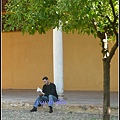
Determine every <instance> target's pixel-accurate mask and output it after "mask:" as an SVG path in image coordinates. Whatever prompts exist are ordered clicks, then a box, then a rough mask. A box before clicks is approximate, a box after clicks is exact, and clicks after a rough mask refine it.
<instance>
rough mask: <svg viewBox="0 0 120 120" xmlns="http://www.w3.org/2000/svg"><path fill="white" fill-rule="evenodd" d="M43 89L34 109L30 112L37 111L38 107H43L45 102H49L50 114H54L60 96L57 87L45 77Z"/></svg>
mask: <svg viewBox="0 0 120 120" xmlns="http://www.w3.org/2000/svg"><path fill="white" fill-rule="evenodd" d="M42 80H43V82H44V85H43V88H42V91H39V96H38V97H37V99H36V100H35V102H34V105H33V109H31V110H30V112H35V111H37V108H38V106H41V104H42V103H43V102H47V103H48V106H49V108H50V109H49V113H52V112H53V108H52V106H53V103H54V102H57V101H58V94H57V91H56V86H55V84H54V83H51V82H50V81H49V79H48V77H43V79H42Z"/></svg>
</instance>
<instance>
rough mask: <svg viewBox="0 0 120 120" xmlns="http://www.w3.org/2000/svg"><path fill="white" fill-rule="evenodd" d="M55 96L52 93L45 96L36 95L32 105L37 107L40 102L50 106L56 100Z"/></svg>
mask: <svg viewBox="0 0 120 120" xmlns="http://www.w3.org/2000/svg"><path fill="white" fill-rule="evenodd" d="M57 100H58V99H57V98H56V97H55V96H54V95H49V96H48V97H47V96H38V97H37V99H36V100H35V102H34V107H36V108H37V107H38V106H39V105H40V104H41V105H42V104H46V103H48V105H49V106H52V105H53V103H54V102H57Z"/></svg>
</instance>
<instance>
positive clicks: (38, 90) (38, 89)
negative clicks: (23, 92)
mask: <svg viewBox="0 0 120 120" xmlns="http://www.w3.org/2000/svg"><path fill="white" fill-rule="evenodd" d="M36 92H41V93H42V94H44V93H43V92H42V90H41V89H40V88H39V87H38V88H37V90H36Z"/></svg>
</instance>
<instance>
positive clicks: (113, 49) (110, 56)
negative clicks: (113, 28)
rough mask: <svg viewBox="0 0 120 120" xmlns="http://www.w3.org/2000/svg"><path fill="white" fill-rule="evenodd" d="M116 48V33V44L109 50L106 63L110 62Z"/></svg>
mask: <svg viewBox="0 0 120 120" xmlns="http://www.w3.org/2000/svg"><path fill="white" fill-rule="evenodd" d="M117 47H118V33H117V36H116V43H115V44H114V46H113V47H112V48H111V51H110V55H109V57H108V59H107V62H110V61H111V59H112V57H113V55H114V54H115V51H116V49H117Z"/></svg>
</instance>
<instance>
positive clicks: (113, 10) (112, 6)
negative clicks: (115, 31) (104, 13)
mask: <svg viewBox="0 0 120 120" xmlns="http://www.w3.org/2000/svg"><path fill="white" fill-rule="evenodd" d="M110 6H111V8H112V12H113V16H114V21H116V14H115V9H114V5H113V2H112V0H110Z"/></svg>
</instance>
